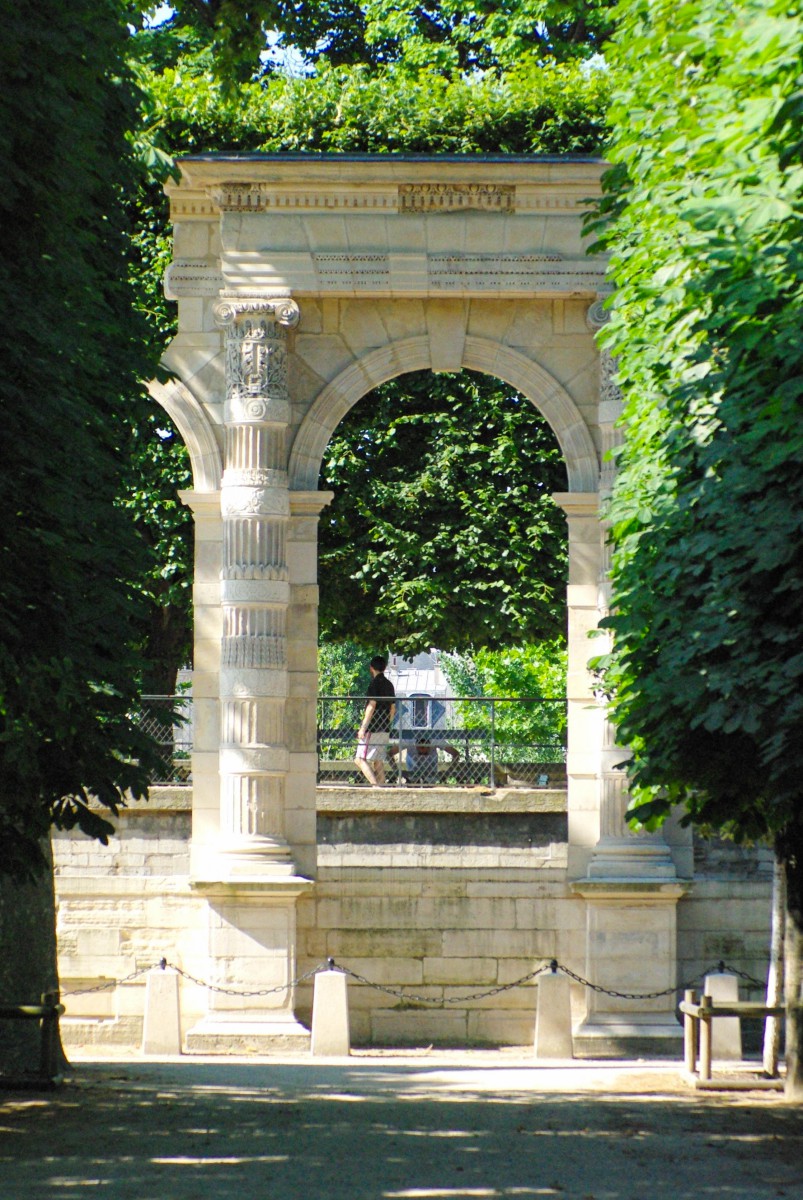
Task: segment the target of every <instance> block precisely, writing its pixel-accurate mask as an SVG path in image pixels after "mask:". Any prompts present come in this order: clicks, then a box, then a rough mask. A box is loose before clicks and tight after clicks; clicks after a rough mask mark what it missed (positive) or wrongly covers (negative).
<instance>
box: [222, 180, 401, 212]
mask: <svg viewBox="0 0 803 1200" xmlns="http://www.w3.org/2000/svg"><path fill="white" fill-rule="evenodd" d="M209 196H210V198H211V200H212V201H213V202H214V204H215V205H216V206H217V208H218V209H219V210H220V211H221V212H224V213H225V212H238V213H244V212H245V213H251V212H253V213H258V212H265V211H267V210H268V209H279V210H282V209H284V210H287V209H297V208H301V209H343V208H348V209H361V208H369V209H376V208H385V209H387V208H395V206H396V195H395V192H394V190H393V189H392V188H376V189H371V188H365V187H361V188H359V189H356V190H355V189H352V188H338V187H336V186H332V185H331V184H330V185H329V186H327V187H319V188H315V187H306V188H304V187H302V188H292V189H291V188H277V187H276V186H275V184H272V183H257V182H243V183H221V184H220V185H219V186H218V187H214V188H210V189H209Z"/></svg>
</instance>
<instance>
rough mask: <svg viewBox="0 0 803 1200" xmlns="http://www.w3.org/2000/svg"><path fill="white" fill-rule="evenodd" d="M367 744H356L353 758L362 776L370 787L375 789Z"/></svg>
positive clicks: (375, 781) (375, 784)
mask: <svg viewBox="0 0 803 1200" xmlns="http://www.w3.org/2000/svg"><path fill="white" fill-rule="evenodd" d="M367 755H368V743H367V742H358V744H357V753H356V754H355V756H354V762H355V765H356V766H357V767H359V769H360V771H361V772H362V774H363V775H364V776H365V778H366V779H367V780H368V782H369V783H370V785H371V787H377V780H376V776H375V775H374V772H373V768H372V764H371V763H370V762H369V761H368V758H367Z"/></svg>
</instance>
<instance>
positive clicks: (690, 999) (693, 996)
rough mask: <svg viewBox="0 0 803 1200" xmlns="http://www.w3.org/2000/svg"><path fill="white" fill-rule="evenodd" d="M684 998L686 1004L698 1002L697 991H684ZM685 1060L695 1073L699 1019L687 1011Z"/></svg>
mask: <svg viewBox="0 0 803 1200" xmlns="http://www.w3.org/2000/svg"><path fill="white" fill-rule="evenodd" d="M683 999H684V1001H685V1002H686V1004H696V1003H697V993H696V992H695V991H693V990H691V989H690V990H689V991H686V992H684V993H683ZM683 1061H684V1064H685V1067H686V1070H687V1071H688V1072H689V1074H690V1075H693V1074H694V1072H695V1071H696V1070H697V1021H696V1019H695V1018H694V1017H692V1016H691V1015H690V1014H689V1013H687V1012H684V1014H683Z"/></svg>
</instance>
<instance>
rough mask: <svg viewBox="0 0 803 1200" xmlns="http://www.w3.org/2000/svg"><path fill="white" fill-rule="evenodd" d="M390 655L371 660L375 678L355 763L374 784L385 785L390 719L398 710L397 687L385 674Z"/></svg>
mask: <svg viewBox="0 0 803 1200" xmlns="http://www.w3.org/2000/svg"><path fill="white" fill-rule="evenodd" d="M387 665H388V664H387V659H384V658H382V656H381V655H380V654H377V655H375V656H374V658H372V659H371V661H370V663H369V664H368V670H369V671H370V672H371V682H370V683H369V685H368V691H367V693H366V695H367V697H368V703H367V704H366V705H365V712H364V713H363V717H362V721H361V723H360V728H359V731H358V734H357V755H356V757H355V759H354V761H355V763H356V764H357V766H358V767H359V769H360V770H361V771H362V773H363V775H364V776H365V778H366V779H367V780H368V782H369V783H370V784H371V787H382V786H383V785H384V783H385V761H386V759H387V754H388V742H389V741H390V723H391V721H392V720H393V716H394V713H395V712H396V704H395V702H394V700H393V699H391V697H395V695H396V690H395V688H394V687H393V684H392V683H391V682H390V680H389V679H387V678H386V677H385V668H386V667H387Z"/></svg>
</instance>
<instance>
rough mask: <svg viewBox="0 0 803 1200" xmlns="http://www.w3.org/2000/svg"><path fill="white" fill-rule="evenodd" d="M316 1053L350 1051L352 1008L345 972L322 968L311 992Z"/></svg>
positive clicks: (313, 1038)
mask: <svg viewBox="0 0 803 1200" xmlns="http://www.w3.org/2000/svg"><path fill="white" fill-rule="evenodd" d="M310 1049H311V1051H312V1054H313V1056H319V1057H339V1056H344V1055H347V1054H349V1052H350V1050H351V1046H350V1042H349V1007H348V995H347V989H346V976H345V975H344V974H343V972H342V971H319V972H318V974H317V975H316V976H315V985H314V989H313V994H312V1040H311V1044H310Z"/></svg>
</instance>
